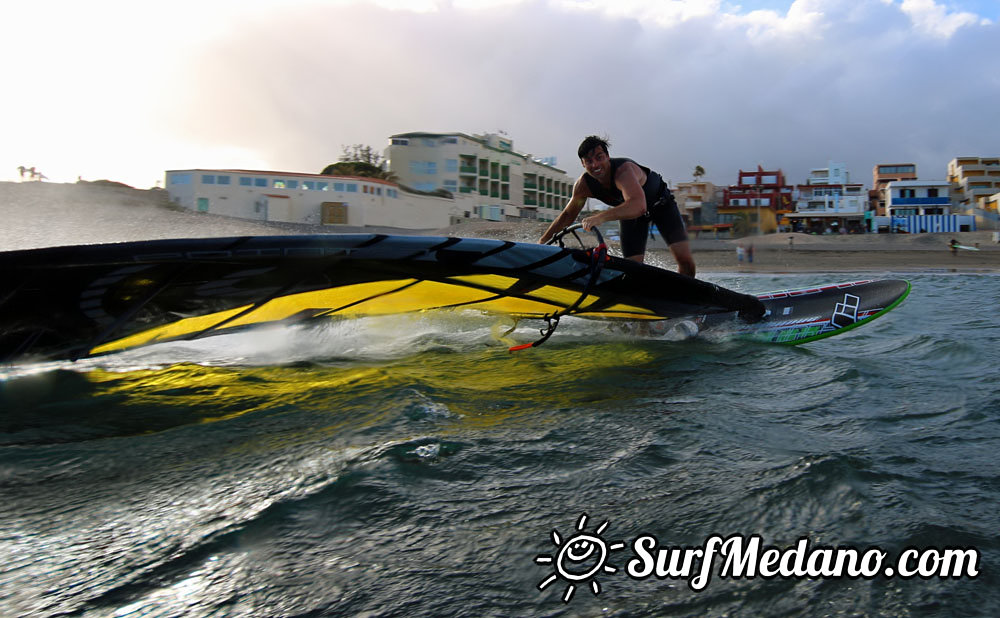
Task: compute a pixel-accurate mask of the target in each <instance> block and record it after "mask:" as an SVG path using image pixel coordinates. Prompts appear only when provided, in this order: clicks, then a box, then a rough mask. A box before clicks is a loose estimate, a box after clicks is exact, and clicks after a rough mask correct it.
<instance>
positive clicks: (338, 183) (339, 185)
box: [333, 182, 344, 193]
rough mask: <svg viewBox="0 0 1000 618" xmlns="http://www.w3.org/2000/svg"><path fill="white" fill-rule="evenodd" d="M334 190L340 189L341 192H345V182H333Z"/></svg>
mask: <svg viewBox="0 0 1000 618" xmlns="http://www.w3.org/2000/svg"><path fill="white" fill-rule="evenodd" d="M333 190H334V191H340V192H341V193H343V192H344V183H342V182H335V183H333Z"/></svg>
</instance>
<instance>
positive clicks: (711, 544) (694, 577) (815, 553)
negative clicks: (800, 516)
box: [625, 534, 979, 591]
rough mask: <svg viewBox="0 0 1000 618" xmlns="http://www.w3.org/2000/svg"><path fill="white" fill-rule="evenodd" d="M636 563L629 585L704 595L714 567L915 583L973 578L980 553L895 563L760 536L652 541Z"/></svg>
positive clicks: (872, 550) (638, 545)
mask: <svg viewBox="0 0 1000 618" xmlns="http://www.w3.org/2000/svg"><path fill="white" fill-rule="evenodd" d="M632 551H633V552H634V553H635V557H634V558H632V559H631V560H629V561H628V564H627V565H626V568H625V571H626V572H627V573H628V575H629V577H631V578H632V579H637V580H640V579H647V578H649V577H656V578H657V579H675V580H687V583H688V586H690V587H691V589H692V590H694V591H700V590H704V589H705V587H707V586H708V585H709V583H710V581H711V579H712V575H713V571H715V569H713V567H714V566H715V565H716V564H718V565H719V568H718V571H717V572H718V575H719V577H720V578H723V579H741V578H745V579H751V578H756V577H759V578H762V579H771V578H776V577H782V578H803V579H804V578H809V579H838V578H850V579H858V578H862V579H873V578H875V577H878V576H883V577H889V578H891V577H897V578H900V579H910V578H914V577H920V578H924V579H930V578H933V577H938V578H954V579H958V578H962V577H969V578H974V577H976V576H977V575H979V551H978V550H977V549H975V548H972V547H968V548H942V549H939V548H934V547H930V548H923V549H918V548H916V547H908V548H906V549H904V550H903V551H902V552H900V553H899V555H898V556H897V557H896V559H895V560H891V559H890V556H889V552H887V551H884V550H882V549H880V548H878V547H867V548H865V549H857V548H855V547H850V546H839V547H830V546H823V545H817V546H815V547H811V546H810V544H809V539H808V537H800V538H799V540H798V542H797V543H796V544H795V545H792V546H788V547H784V548H781V547H776V546H773V545H764V541H763V538H762V537H761V536H760V535H756V534H755V535H751V536H750V537H746V536H744V535H733V536H730V537H728V538H723V537H721V536H711V537H709V538H708V539H706V540H705V543H704V545H702V546H701V547H660V545H659V542H658V541H657V540H656V537H655V536H652V535H644V536H639V537H636V538H635V540H633V541H632Z"/></svg>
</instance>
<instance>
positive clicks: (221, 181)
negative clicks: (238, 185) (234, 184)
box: [215, 176, 230, 185]
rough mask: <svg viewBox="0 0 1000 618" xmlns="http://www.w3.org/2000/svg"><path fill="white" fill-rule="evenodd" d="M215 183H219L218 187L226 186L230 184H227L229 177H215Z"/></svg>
mask: <svg viewBox="0 0 1000 618" xmlns="http://www.w3.org/2000/svg"><path fill="white" fill-rule="evenodd" d="M215 181H216V182H217V183H219V184H220V185H228V184H230V182H229V181H230V177H229V176H216V177H215Z"/></svg>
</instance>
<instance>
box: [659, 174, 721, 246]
mask: <svg viewBox="0 0 1000 618" xmlns="http://www.w3.org/2000/svg"><path fill="white" fill-rule="evenodd" d="M722 191H723V188H722V187H717V186H716V185H715V183H712V182H709V181H707V180H695V181H692V182H679V183H677V184H676V185H675V186H674V187H673V188H672V189H671V192H672V193H673V194H674V199H675V200H676V201H677V208H678V210H680V213H681V217H683V218H684V223H685V225H686V226H687V230H688V232H689V233H691V234H693V235H694V236H696V237H697V236H698V235H699V234H701V233H706V232H707V233H710V234H713V235H718V233H719V232H727V233H728V230H729V228H731V227H732V223H723V224H720V223H717V222H716V218H717V216H718V215H717V211H718V206H719V203H720V202H721V200H722Z"/></svg>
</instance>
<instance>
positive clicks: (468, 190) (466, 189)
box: [458, 187, 476, 193]
mask: <svg viewBox="0 0 1000 618" xmlns="http://www.w3.org/2000/svg"><path fill="white" fill-rule="evenodd" d="M458 190H459V191H460V192H462V193H475V192H476V188H475V187H459V189H458Z"/></svg>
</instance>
